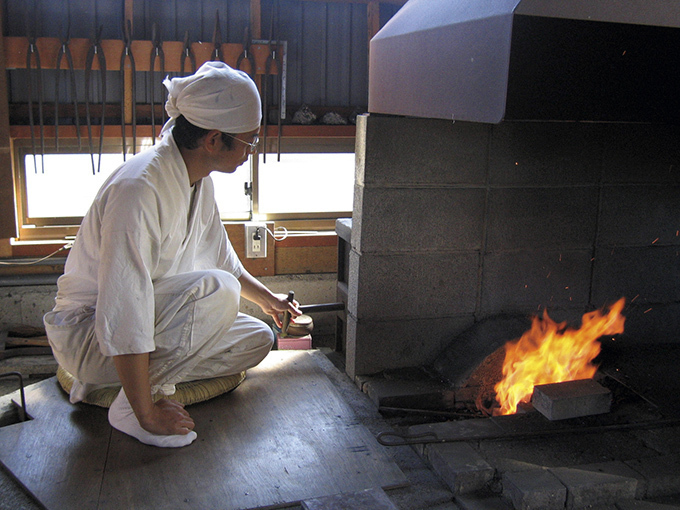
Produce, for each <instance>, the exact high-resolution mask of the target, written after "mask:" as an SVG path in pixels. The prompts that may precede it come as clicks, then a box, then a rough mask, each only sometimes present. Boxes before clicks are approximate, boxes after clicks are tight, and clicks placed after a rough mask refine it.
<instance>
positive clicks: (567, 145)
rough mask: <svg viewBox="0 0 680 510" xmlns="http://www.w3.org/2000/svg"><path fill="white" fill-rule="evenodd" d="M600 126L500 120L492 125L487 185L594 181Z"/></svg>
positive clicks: (600, 146) (599, 158) (600, 151)
mask: <svg viewBox="0 0 680 510" xmlns="http://www.w3.org/2000/svg"><path fill="white" fill-rule="evenodd" d="M601 138H602V127H601V126H600V125H596V124H592V125H583V124H574V123H560V122H531V123H525V122H503V123H501V124H499V125H495V126H493V130H492V136H491V146H490V152H489V181H490V183H491V185H493V186H495V185H527V186H542V185H567V184H568V185H574V184H581V185H582V184H596V183H597V182H598V180H599V172H598V170H599V168H600V165H601V161H602V143H601Z"/></svg>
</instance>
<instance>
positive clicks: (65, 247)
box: [0, 241, 73, 266]
mask: <svg viewBox="0 0 680 510" xmlns="http://www.w3.org/2000/svg"><path fill="white" fill-rule="evenodd" d="M71 246H73V241H71V242H68V243H66V244H65V245H64V246H62V247H61V248H59V249H58V250H57V251H55V252H52V253H50V254H49V255H47V256H46V257H43V258H41V259H38V260H31V261H29V262H24V261H17V262H5V261H0V265H2V266H32V265H33V264H38V263H40V262H42V261H43V260H47V259H49V258H50V257H54V256H55V255H56V254H57V253H59V252H62V251H64V250H68V249H69V248H71Z"/></svg>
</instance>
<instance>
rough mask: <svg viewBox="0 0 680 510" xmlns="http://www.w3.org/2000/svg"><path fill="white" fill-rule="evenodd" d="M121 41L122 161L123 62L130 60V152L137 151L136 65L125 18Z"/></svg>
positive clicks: (122, 119) (129, 23)
mask: <svg viewBox="0 0 680 510" xmlns="http://www.w3.org/2000/svg"><path fill="white" fill-rule="evenodd" d="M123 42H124V43H125V46H124V48H123V52H122V53H121V55H120V86H121V91H122V93H121V97H120V129H121V131H122V135H123V161H125V156H126V153H127V147H126V133H125V127H126V126H125V90H126V87H125V62H126V61H129V62H130V71H129V72H130V75H131V77H132V87H131V94H130V95H131V96H132V97H131V99H132V154H136V153H137V80H136V78H135V74H136V67H135V57H134V55H133V54H132V21H130V20H129V19H128V20H126V23H125V24H124V26H123Z"/></svg>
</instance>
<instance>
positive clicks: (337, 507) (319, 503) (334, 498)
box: [302, 487, 398, 510]
mask: <svg viewBox="0 0 680 510" xmlns="http://www.w3.org/2000/svg"><path fill="white" fill-rule="evenodd" d="M367 508H370V509H371V510H398V509H397V507H396V506H395V505H394V503H392V501H390V498H389V497H388V496H387V494H386V493H385V491H384V490H382V489H381V488H379V487H378V488H372V489H366V490H363V491H357V492H345V493H342V494H333V495H331V496H324V497H321V498H314V499H309V500H306V501H303V502H302V509H303V510H366V509H367Z"/></svg>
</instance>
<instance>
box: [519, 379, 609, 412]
mask: <svg viewBox="0 0 680 510" xmlns="http://www.w3.org/2000/svg"><path fill="white" fill-rule="evenodd" d="M531 402H532V404H533V405H534V409H536V410H537V411H539V412H540V413H541V414H542V415H543V416H545V417H546V418H548V419H549V420H551V421H553V420H566V419H569V418H578V417H580V416H591V415H595V414H604V413H608V412H609V410H610V409H611V402H612V396H611V391H610V390H609V389H607V388H605V387H603V386H601V385H600V384H598V383H596V382H595V381H593V380H592V379H580V380H577V381H565V382H560V383H554V384H541V385H537V386H535V387H534V394H533V397H532V400H531Z"/></svg>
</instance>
